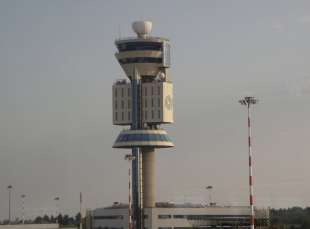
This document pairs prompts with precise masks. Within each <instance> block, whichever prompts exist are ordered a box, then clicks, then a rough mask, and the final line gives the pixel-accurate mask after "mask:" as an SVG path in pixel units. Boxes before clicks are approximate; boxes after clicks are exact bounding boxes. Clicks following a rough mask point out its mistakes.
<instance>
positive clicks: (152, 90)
mask: <svg viewBox="0 0 310 229" xmlns="http://www.w3.org/2000/svg"><path fill="white" fill-rule="evenodd" d="M152 95H154V87H152Z"/></svg>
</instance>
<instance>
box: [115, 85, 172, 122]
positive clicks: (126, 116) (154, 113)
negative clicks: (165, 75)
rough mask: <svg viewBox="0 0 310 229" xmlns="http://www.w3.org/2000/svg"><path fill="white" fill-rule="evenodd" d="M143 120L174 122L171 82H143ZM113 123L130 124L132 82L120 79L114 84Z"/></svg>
mask: <svg viewBox="0 0 310 229" xmlns="http://www.w3.org/2000/svg"><path fill="white" fill-rule="evenodd" d="M141 90H142V91H141V97H142V99H141V112H142V114H141V115H142V121H143V122H145V123H172V122H173V105H172V103H173V93H172V92H173V87H172V83H170V82H163V81H154V82H150V83H143V84H142V89H141ZM112 97H113V124H114V125H130V124H131V121H132V120H131V119H132V108H131V106H132V104H131V103H132V101H131V84H130V83H129V82H126V81H120V82H117V83H115V84H114V85H113V96H112Z"/></svg>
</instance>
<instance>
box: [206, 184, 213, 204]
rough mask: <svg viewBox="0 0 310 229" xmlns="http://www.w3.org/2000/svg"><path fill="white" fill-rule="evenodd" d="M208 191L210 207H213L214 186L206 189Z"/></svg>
mask: <svg viewBox="0 0 310 229" xmlns="http://www.w3.org/2000/svg"><path fill="white" fill-rule="evenodd" d="M206 189H207V190H208V191H209V206H211V205H212V189H213V186H211V185H209V186H207V187H206Z"/></svg>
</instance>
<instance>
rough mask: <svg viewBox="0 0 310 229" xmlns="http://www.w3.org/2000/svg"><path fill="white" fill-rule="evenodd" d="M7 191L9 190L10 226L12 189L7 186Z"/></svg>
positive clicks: (10, 186)
mask: <svg viewBox="0 0 310 229" xmlns="http://www.w3.org/2000/svg"><path fill="white" fill-rule="evenodd" d="M7 189H8V190H9V224H11V191H12V189H13V186H12V185H9V186H8V187H7Z"/></svg>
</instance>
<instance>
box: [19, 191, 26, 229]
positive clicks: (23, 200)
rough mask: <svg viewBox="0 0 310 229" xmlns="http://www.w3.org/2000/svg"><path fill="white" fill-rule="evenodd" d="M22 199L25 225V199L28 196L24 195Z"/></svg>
mask: <svg viewBox="0 0 310 229" xmlns="http://www.w3.org/2000/svg"><path fill="white" fill-rule="evenodd" d="M20 197H21V198H22V220H23V224H25V197H26V195H25V194H23V195H21V196H20Z"/></svg>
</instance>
